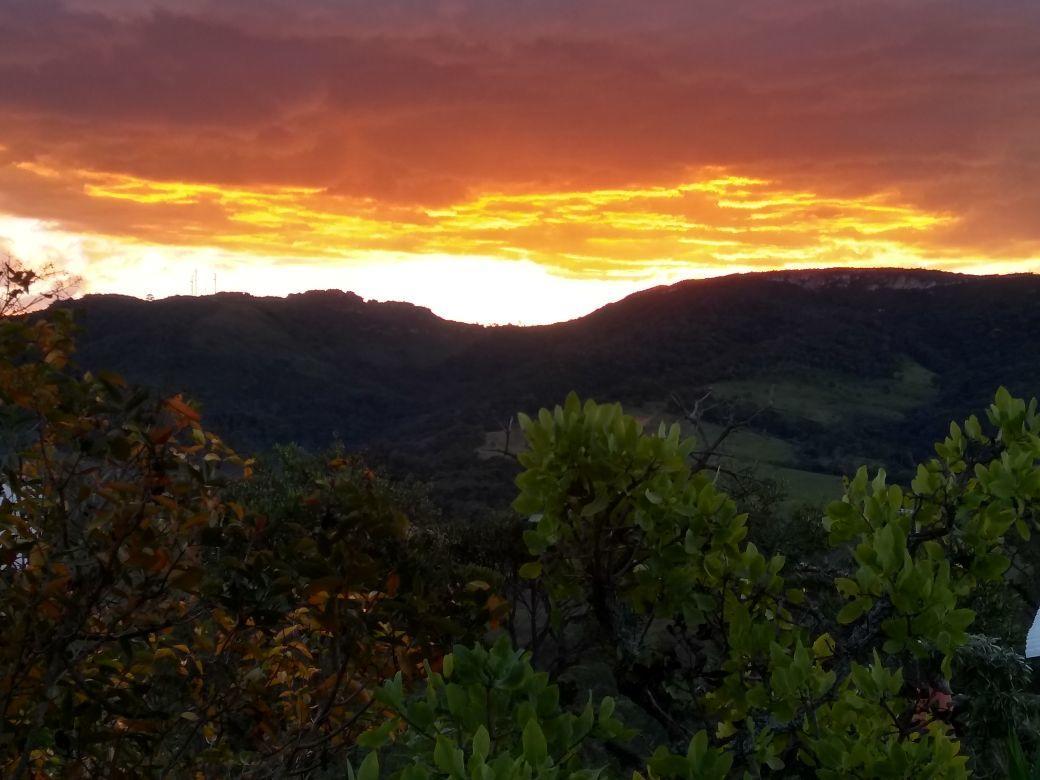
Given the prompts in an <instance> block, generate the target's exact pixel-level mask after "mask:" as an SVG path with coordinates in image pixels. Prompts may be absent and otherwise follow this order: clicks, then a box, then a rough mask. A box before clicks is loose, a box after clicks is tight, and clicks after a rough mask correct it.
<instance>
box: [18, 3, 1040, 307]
mask: <svg viewBox="0 0 1040 780" xmlns="http://www.w3.org/2000/svg"><path fill="white" fill-rule="evenodd" d="M0 41H2V45H0V246H2V247H5V248H6V249H7V250H8V251H10V252H11V253H13V254H15V255H16V256H18V257H20V258H22V259H23V260H25V261H26V262H28V263H30V264H38V263H40V262H43V261H45V260H48V259H49V260H53V261H55V262H57V263H59V264H61V265H62V266H64V267H66V268H68V269H69V270H70V271H71V272H73V273H75V274H78V275H79V276H81V277H82V279H83V283H82V291H84V292H124V293H129V294H133V295H138V296H144V295H146V294H153V295H155V296H157V297H161V296H166V295H175V294H187V293H188V292H189V289H190V284H191V279H192V275H193V274H194V273H195V272H196V271H197V274H198V279H199V284H198V287H199V291H200V292H202V293H208V292H211V291H212V289H213V284H214V281H213V280H214V275H216V285H217V288H218V289H220V290H244V291H248V292H252V293H254V294H285V293H288V292H297V291H301V290H307V289H313V288H320V289H324V288H330V287H336V288H342V289H350V290H354V291H356V292H358V293H359V294H361V295H363V296H365V297H367V298H378V299H396V300H408V301H412V302H415V303H418V304H421V305H424V306H429V307H431V308H432V309H433V310H434V311H435V312H437V313H438V314H440V315H442V316H445V317H449V318H452V319H459V320H466V321H477V322H524V323H536V322H551V321H555V320H560V319H567V318H570V317H574V316H577V315H580V314H583V313H585V312H587V311H590V310H591V309H593V308H595V307H597V306H600V305H602V304H604V303H606V302H608V301H611V300H615V299H617V298H620V297H622V296H623V295H625V294H627V293H629V292H632V291H634V290H637V289H642V288H645V287H649V286H652V285H655V284H661V283H667V282H672V281H677V280H679V279H684V278H693V277H704V276H711V275H718V274H723V273H731V272H742V271H750V270H766V269H772V268H805V267H829V266H905V267H929V268H942V269H948V270H955V271H966V272H972V273H979V272H999V273H1006V272H1015V271H1040V3H1038V2H1035V0H1021V2H1012V1H1011V0H985V1H984V2H980V1H979V0H956V1H954V0H948V1H946V2H930V1H929V0H891V1H890V2H889V1H882V0H876V1H872V2H858V1H857V0H844V1H842V2H835V1H833V0H826V1H825V0H741V1H739V2H738V1H737V0H719V1H718V2H716V1H715V0H711V1H701V0H674V1H672V0H630V1H626V2H618V1H617V0H596V1H595V2H591V1H586V2H580V3H579V2H568V1H567V0H443V1H439V0H368V1H367V2H360V1H358V0H178V2H149V1H148V0H65V1H61V0H0Z"/></svg>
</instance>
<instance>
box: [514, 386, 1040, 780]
mask: <svg viewBox="0 0 1040 780" xmlns="http://www.w3.org/2000/svg"><path fill="white" fill-rule="evenodd" d="M988 419H989V427H988V429H986V430H984V428H983V425H982V424H981V423H980V422H979V420H978V419H977V418H974V417H972V418H970V419H969V420H968V421H967V422H966V423H965V424H964V426H963V427H961V426H957V425H953V426H951V430H950V435H949V437H948V438H947V439H946V440H945V441H944V442H942V443H941V444H939V445H937V447H936V451H937V455H938V457H937V458H935V459H933V460H931V461H929V462H928V463H926V464H923V465H922V466H920V468H919V469H918V472H917V476H916V478H915V479H914V481H913V483H912V485H911V486H909V487H908V488H900V487H898V486H895V485H889V484H887V481H886V478H885V474H884V472H883V471H882V472H879V473H878V474H877V475H876V476H875V477H874V478H873V479H871V478H869V477H868V474H867V472H866V470H865V469H861V470H860V471H859V472H857V474H856V476H855V478H853V479H852V480H850V481H849V483H848V485H847V491H846V495H845V497H844V498H843V499H842V500H841V501H838V502H835V503H833V504H831V505H830V506H829V507H828V510H827V526H828V530H829V537H830V541H831V543H832V544H833V545H834V546H835V548H836V552H839V553H841V554H843V555H845V556H847V558H846V560H847V564H846V565H845V566H843V567H839V568H838V569H837V570H836V571H835V572H833V573H834V574H835V575H837V576H836V578H835V579H834V580H833V582H834V585H833V587H834V588H835V590H834V591H832V592H827V591H826V590H824V591H823V592H814V591H813V590H812V589H811V588H810V587H809V584H808V583H797V584H799V585H802V587H790V586H791V585H792V584H796V583H789V582H787V581H786V580H785V578H784V568H785V562H784V560H783V559H782V558H780V557H776V556H774V557H773V558H770V559H767V558H765V557H764V556H763V555H762V554H761V553H760V552H759V551H758V550H757V549H756V548H755V547H754V546H753V545H751V544H746V543H744V542H743V539H744V536H745V534H746V532H747V529H746V525H745V520H746V518H745V517H744V516H743V515H741V514H740V513H739V512H738V511H737V509H736V507H735V505H734V504H733V502H732V501H731V500H730V499H729V498H728V497H727V496H726V495H724V494H722V493H721V492H720V491H719V490H718V489H717V488H716V487H715V485H714V484H713V478H712V475H710V474H705V473H703V472H700V473H697V472H694V471H692V470H691V469H690V467H689V466H688V460H687V457H688V454H689V453H690V452H691V451H692V449H693V443H692V442H689V441H682V440H681V439H680V436H679V431H678V428H677V427H675V426H673V427H672V428H671V429H665V428H664V427H662V429H661V430H659V431H658V432H657V433H656V435H646V434H644V433H642V431H641V430H640V428H639V426H638V424H637V423H636V421H635V420H634V419H632V418H631V417H627V416H626V415H624V414H623V412H622V411H621V409H620V407H618V406H616V405H598V404H596V403H594V402H591V401H587V402H585V403H584V404H582V403H581V402H580V401H579V400H578V399H577V397H575V396H573V395H572V396H571V397H570V398H568V400H567V403H566V404H565V405H563V406H562V407H557V408H556V409H555V410H554V411H552V412H549V411H546V410H543V411H542V412H541V413H540V414H539V415H538V417H537V419H527V418H524V419H522V426H523V429H524V432H525V434H526V435H527V438H528V442H529V445H530V448H529V450H528V451H527V452H525V453H523V454H522V455H521V456H520V457H521V462H522V463H523V465H524V466H525V467H526V471H525V472H524V473H523V474H521V476H520V477H519V478H518V480H517V482H518V485H519V487H520V495H519V497H518V499H517V501H516V504H515V506H516V508H517V510H518V511H520V512H521V513H524V514H526V515H529V516H530V517H531V521H532V528H531V530H530V531H528V533H527V544H528V547H529V549H530V551H531V552H532V554H533V555H535V556H536V559H535V560H534V561H532V563H531V564H530V566H529V567H527V569H526V573H527V574H528V576H530V577H537V578H540V580H541V582H542V583H543V584H544V587H545V588H546V590H547V591H548V593H549V594H550V596H551V599H552V602H553V607H554V610H555V611H556V615H557V623H558V625H559V626H560V627H561V629H563V628H565V627H569V629H570V635H572V636H574V635H577V636H580V637H582V638H586V639H587V638H588V637H592V638H593V639H594V641H593V642H591V643H590V642H588V641H586V642H584V644H583V646H582V647H581V648H580V650H579V652H578V655H582V654H587V653H589V652H594V653H598V654H599V655H600V657H603V658H608V659H610V658H614V659H616V661H614V662H613V665H614V669H615V673H616V674H617V676H618V679H619V685H620V686H621V690H622V691H623V692H625V693H627V694H629V695H631V696H632V697H633V698H635V699H636V700H638V701H640V702H641V703H642V704H644V706H645V708H646V709H647V711H649V712H651V713H653V714H655V716H656V717H657V718H659V719H660V721H661V722H662V723H663V724H665V725H666V726H667V728H668V729H669V731H670V733H671V734H672V738H673V740H676V741H680V740H682V739H684V738H689V735H691V734H694V735H696V734H703V736H698V737H696V738H697V739H699V740H701V742H702V743H703V742H704V740H707V741H708V742H709V743H710V746H711V747H710V749H711V750H713V751H715V752H716V754H718V755H723V754H725V755H728V756H730V757H732V759H733V761H734V767H740V768H743V769H744V770H746V771H750V772H752V774H753V775H754V774H757V773H762V772H768V771H769V770H773V771H779V772H783V773H784V774H785V775H786V776H790V775H791V774H797V773H799V772H805V773H811V774H814V775H815V776H819V777H846V776H850V775H855V774H865V775H869V776H891V777H905V776H910V775H912V774H913V775H922V776H935V777H939V776H942V777H950V776H957V775H961V774H963V773H964V772H965V771H966V770H965V764H966V758H965V757H964V756H963V755H962V754H961V752H960V749H959V746H958V742H957V739H956V736H955V734H954V733H953V730H952V728H951V726H950V724H949V723H948V722H947V721H948V716H949V713H948V712H943V711H939V710H935V709H930V708H929V701H930V699H931V698H932V697H931V696H930V695H929V692H930V691H933V690H934V689H936V688H942V687H946V686H947V685H948V682H949V678H950V675H951V663H952V659H953V655H954V653H955V651H956V650H957V648H958V647H960V646H962V645H963V644H964V642H965V641H966V639H967V634H966V629H967V628H968V626H969V625H970V624H971V622H972V620H973V617H974V615H973V613H972V611H971V610H970V609H968V608H966V606H965V602H966V600H967V599H968V597H969V596H970V595H971V594H972V593H973V591H975V589H976V588H977V587H978V585H979V584H980V583H982V582H987V581H998V580H1000V579H1001V577H1002V575H1003V573H1004V571H1005V569H1006V568H1007V566H1008V558H1007V557H1006V555H1005V552H1004V547H1005V543H1006V542H1005V534H1006V533H1007V532H1008V531H1009V530H1010V531H1011V532H1012V534H1015V535H1018V536H1027V535H1028V534H1029V532H1030V526H1031V525H1032V524H1034V523H1035V522H1036V518H1037V516H1038V513H1037V510H1038V508H1040V468H1038V461H1040V416H1038V414H1037V410H1036V402H1035V401H1033V402H1031V403H1029V404H1026V403H1025V402H1023V401H1021V400H1018V399H1014V398H1012V397H1011V396H1010V395H1009V394H1008V393H1007V392H1006V391H1004V390H1001V391H1000V392H998V393H997V396H996V399H995V402H994V403H993V405H992V406H991V407H990V409H989V411H988ZM843 575H844V576H843ZM835 613H836V614H835ZM582 615H587V619H586V623H587V624H588V625H589V626H590V630H585V629H584V628H582V629H577V628H575V625H576V622H577V621H579V620H580V619H581V617H582ZM567 633H568V632H567V631H565V630H564V631H561V634H562V637H563V639H564V640H566V638H567ZM564 644H565V642H564ZM564 650H566V648H564ZM573 660H574V659H572V662H573ZM647 669H650V670H652V673H649V674H648V673H647Z"/></svg>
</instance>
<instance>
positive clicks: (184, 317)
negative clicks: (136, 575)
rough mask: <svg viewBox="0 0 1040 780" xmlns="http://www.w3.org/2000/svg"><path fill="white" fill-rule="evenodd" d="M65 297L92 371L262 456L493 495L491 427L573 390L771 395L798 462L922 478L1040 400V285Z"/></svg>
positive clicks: (714, 285) (665, 410)
mask: <svg viewBox="0 0 1040 780" xmlns="http://www.w3.org/2000/svg"><path fill="white" fill-rule="evenodd" d="M66 305H68V306H70V307H71V308H72V309H74V311H75V312H76V316H77V320H78V322H79V323H80V324H81V326H82V333H81V337H80V350H79V362H80V363H81V365H83V366H84V367H87V368H106V369H109V370H114V371H118V372H120V373H122V374H124V375H125V376H127V377H128V378H129V379H131V380H133V381H135V382H139V383H144V384H148V385H151V386H154V387H156V388H159V389H161V390H162V391H164V392H168V391H183V392H185V393H186V394H187V395H188V396H190V397H192V398H194V399H196V400H197V401H198V402H199V403H200V404H201V406H202V409H203V412H204V415H205V419H206V422H207V425H208V427H210V428H212V429H214V430H216V431H218V432H220V433H222V434H223V435H225V436H226V438H227V439H228V440H229V441H230V442H231V443H232V444H234V445H235V446H237V447H239V448H241V449H243V450H246V451H248V450H254V449H258V448H264V447H267V446H269V445H271V444H274V443H285V442H297V443H299V444H301V445H304V446H306V447H310V448H318V447H322V446H325V445H327V444H329V443H330V442H331V441H333V439H339V440H341V441H342V442H343V443H344V444H345V445H346V446H347V447H348V448H351V449H363V450H367V451H369V452H370V453H372V454H373V456H374V457H376V458H379V459H382V460H384V461H386V462H387V463H388V464H389V465H390V466H391V467H392V468H394V469H395V470H397V471H400V472H405V473H414V474H416V475H418V476H420V477H422V478H424V479H432V480H434V481H435V482H440V483H442V487H445V489H446V490H448V492H449V493H451V497H452V499H453V500H455V499H458V500H461V501H475V502H476V503H477V504H480V503H482V501H483V499H482V492H483V491H489V490H490V491H492V492H494V490H495V489H497V488H494V489H493V488H491V487H489V485H490V483H489V482H487V481H486V480H487V479H491V477H492V476H494V475H499V476H501V475H502V474H505V473H508V472H509V471H510V464H509V462H508V461H507V460H505V459H491V460H484V461H482V462H481V465H478V466H474V461H475V459H476V455H475V452H476V450H477V449H478V448H479V447H480V446H481V444H482V443H483V441H484V437H485V435H486V433H487V432H488V431H493V430H495V429H497V428H501V427H502V426H503V425H504V424H505V423H506V422H507V421H508V419H509V417H510V415H511V414H512V413H514V412H515V411H517V410H526V411H532V410H536V409H537V408H538V407H539V406H542V405H545V404H552V403H555V402H558V401H560V400H562V398H563V397H564V395H565V394H566V393H567V392H568V391H569V390H572V389H574V390H577V391H578V392H579V393H581V394H582V395H587V396H594V397H596V398H599V399H611V400H612V399H617V400H620V401H623V402H625V403H626V405H628V406H630V407H632V408H634V409H636V410H641V411H642V412H643V413H644V415H645V416H650V417H652V416H655V415H659V416H665V417H667V416H668V415H669V414H674V413H675V411H676V409H675V408H674V407H670V406H669V403H670V401H669V399H670V398H672V397H673V396H675V395H677V396H679V397H681V398H686V399H690V400H691V401H692V399H693V398H695V397H699V396H700V395H701V394H703V392H705V391H706V390H707V389H709V388H714V397H716V398H719V399H722V400H724V401H726V402H727V404H726V410H727V413H728V410H732V409H734V408H736V409H737V410H738V411H740V409H741V407H744V408H745V409H751V408H752V407H756V406H759V405H762V404H764V403H766V402H771V404H772V406H771V408H770V409H769V410H768V411H767V412H766V413H763V414H762V415H760V416H759V417H758V418H756V422H755V425H756V427H757V428H758V429H759V433H760V434H761V436H762V437H765V438H763V441H766V440H770V441H774V443H775V442H782V443H784V446H785V447H786V448H787V449H786V450H785V453H786V454H784V455H783V458H784V459H785V460H784V463H783V465H785V466H788V467H794V468H797V469H801V470H805V471H811V472H818V473H841V472H842V471H845V470H847V469H849V468H851V466H852V464H853V463H854V462H859V461H860V460H868V461H869V460H884V461H885V462H887V463H889V464H890V465H894V466H895V467H896V468H897V469H899V468H908V467H909V465H910V464H911V462H912V460H913V458H916V457H920V456H922V455H926V454H927V452H928V449H929V444H930V442H932V441H933V440H934V439H935V438H937V437H940V436H941V435H942V434H943V432H944V421H948V420H950V419H953V418H956V417H958V416H963V415H964V414H966V413H968V412H971V411H977V410H979V409H981V408H982V407H983V406H984V405H985V404H986V403H988V400H989V399H990V398H991V396H992V392H993V391H994V390H995V388H996V387H997V386H998V385H1000V384H1004V385H1007V386H1008V387H1009V388H1010V389H1011V390H1012V391H1013V392H1017V393H1020V394H1035V393H1037V392H1040V344H1038V340H1037V339H1038V336H1037V334H1040V277H1037V276H1031V275H1016V276H1000V277H974V276H962V275H957V274H949V273H940V272H927V271H903V270H855V271H850V270H824V271H798V272H775V273H762V274H749V275H739V276H728V277H722V278H717V279H711V280H704V281H689V282H682V283H679V284H676V285H672V286H669V287H659V288H655V289H652V290H648V291H646V292H642V293H638V294H635V295H632V296H629V297H628V298H625V299H624V300H622V301H619V302H618V303H615V304H611V305H609V306H605V307H604V308H602V309H600V310H598V311H595V312H593V313H592V314H589V315H588V316H586V317H582V318H580V319H576V320H573V321H570V322H565V323H560V324H556V325H549V326H540V327H529V328H520V327H482V326H477V325H467V324H461V323H456V322H449V321H446V320H443V319H441V318H439V317H437V316H435V315H434V314H432V313H431V312H430V311H428V310H426V309H423V308H419V307H416V306H412V305H410V304H404V303H377V302H365V301H363V300H362V299H361V298H359V297H358V296H356V295H354V294H352V293H344V292H338V291H324V292H309V293H304V294H300V295H290V296H288V297H286V298H259V297H253V296H250V295H245V294H237V293H223V294H219V295H215V296H208V297H197V298H196V297H175V298H167V299H164V300H158V301H152V302H146V301H141V300H137V299H134V298H128V297H123V296H112V295H91V296H87V297H84V298H82V299H80V300H77V301H74V302H70V303H68V304H66ZM715 413H716V414H722V413H723V412H722V411H716V412H715ZM750 444H751V445H752V446H751V449H754V443H753V442H750ZM750 454H752V455H753V454H754V453H750ZM776 457H779V456H776ZM463 473H465V474H466V475H467V476H466V477H462V476H460V475H462V474H463ZM489 475H491V476H489ZM495 479H497V477H495ZM495 479H491V481H492V482H494V481H495ZM467 482H471V483H472V484H463V483H467ZM496 484H497V483H496ZM507 494H508V489H507V490H506V491H505V492H504V493H503V495H507Z"/></svg>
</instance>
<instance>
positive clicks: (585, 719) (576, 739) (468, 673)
mask: <svg viewBox="0 0 1040 780" xmlns="http://www.w3.org/2000/svg"><path fill="white" fill-rule="evenodd" d="M424 688H425V690H424V692H422V693H421V694H418V695H414V696H411V697H408V696H407V695H406V691H405V689H404V686H403V682H402V679H401V677H400V676H398V677H396V678H395V679H394V680H392V681H391V682H388V683H387V684H386V685H385V686H384V687H383V689H382V690H381V691H380V693H379V700H380V701H381V702H382V703H384V704H385V705H386V706H387V707H389V708H390V710H391V711H392V713H393V715H394V717H393V719H392V720H389V721H387V722H386V723H385V724H384V725H383V726H381V727H379V728H378V729H376V730H374V731H371V732H369V733H368V734H366V735H364V736H362V738H361V739H360V740H359V742H360V744H362V745H363V746H369V747H373V748H375V747H381V746H382V745H383V744H384V743H385V742H386V741H387V740H388V739H390V737H391V735H393V734H394V732H397V731H399V733H397V734H396V738H395V741H394V744H393V748H392V749H391V751H390V759H391V760H390V761H387V764H388V765H390V764H392V759H393V758H394V757H395V756H394V753H395V752H396V758H397V759H398V762H399V763H401V764H403V766H401V768H399V769H397V770H396V771H394V772H393V773H392V775H391V776H392V777H395V778H400V780H423V779H426V778H479V779H484V778H487V779H488V780H490V779H491V778H495V779H496V780H514V779H515V780H521V779H522V778H543V779H544V780H554V778H572V779H573V780H582V779H585V778H587V779H589V780H591V779H592V778H596V777H599V776H600V775H601V772H602V770H601V769H589V768H585V767H584V766H583V762H582V758H583V756H582V748H583V746H584V745H585V744H586V743H587V742H588V741H589V740H590V739H598V740H617V739H624V738H625V737H626V736H627V734H626V730H625V728H624V726H623V725H622V724H621V722H620V721H619V720H618V719H617V718H616V717H615V716H614V701H613V700H612V699H610V698H605V699H603V700H602V701H600V702H599V703H598V705H596V706H594V705H593V703H592V702H591V701H589V702H588V703H587V704H586V705H585V707H584V708H583V709H582V710H581V712H580V713H579V714H574V713H571V712H568V711H566V710H565V709H563V708H562V707H561V705H560V691H559V688H558V687H557V686H556V685H553V684H552V683H550V681H549V676H548V675H547V674H546V673H545V672H536V671H535V670H534V669H533V668H532V667H531V664H530V660H529V658H528V657H527V655H526V654H525V653H524V651H522V650H514V649H513V648H512V647H511V646H510V644H509V642H508V640H507V639H506V638H505V637H502V638H500V639H499V640H498V642H496V643H495V645H494V646H493V647H492V648H491V649H490V650H488V649H485V648H484V647H481V646H480V645H476V646H474V647H464V646H461V645H460V646H456V647H455V648H454V650H453V652H452V653H451V654H450V655H446V656H444V659H443V662H442V669H441V671H440V672H439V673H436V672H433V671H432V670H430V671H429V673H428V675H427V677H426V682H425V686H424Z"/></svg>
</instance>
